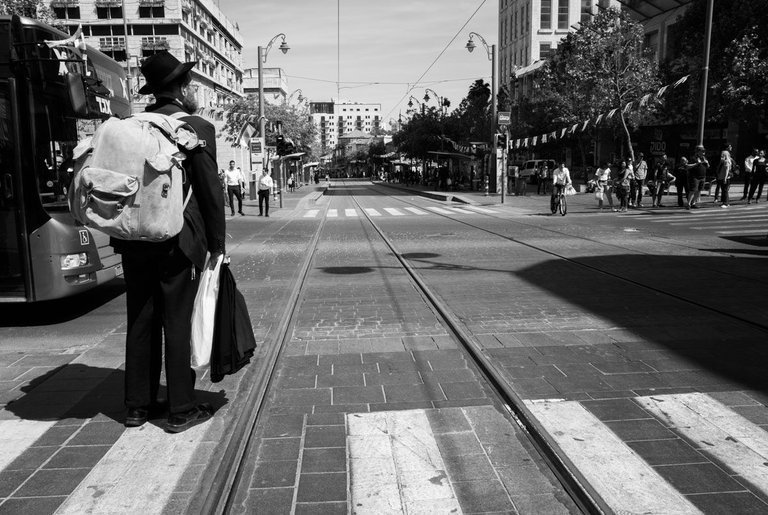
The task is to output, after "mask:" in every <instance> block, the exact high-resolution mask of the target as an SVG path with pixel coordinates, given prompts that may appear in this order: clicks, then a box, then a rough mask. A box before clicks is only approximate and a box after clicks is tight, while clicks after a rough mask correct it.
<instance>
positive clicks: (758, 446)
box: [525, 393, 768, 514]
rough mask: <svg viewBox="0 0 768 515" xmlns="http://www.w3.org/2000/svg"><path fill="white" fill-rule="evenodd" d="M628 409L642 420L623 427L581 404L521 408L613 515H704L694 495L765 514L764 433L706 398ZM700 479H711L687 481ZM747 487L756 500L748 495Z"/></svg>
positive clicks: (656, 400) (641, 401) (684, 397)
mask: <svg viewBox="0 0 768 515" xmlns="http://www.w3.org/2000/svg"><path fill="white" fill-rule="evenodd" d="M631 401H632V402H633V403H635V404H636V406H638V407H639V408H641V409H642V410H644V412H645V413H646V414H647V415H645V418H643V417H642V416H640V415H639V414H638V415H634V416H633V420H626V421H622V420H615V421H612V420H606V419H605V415H603V416H602V417H601V418H598V416H597V415H596V414H595V413H592V412H591V411H590V410H589V409H588V408H587V407H585V405H584V404H583V403H580V402H578V401H566V400H563V399H546V400H529V401H525V402H526V405H527V406H528V408H529V409H530V410H531V412H532V413H533V415H534V416H535V417H536V418H537V420H538V421H539V422H540V423H541V424H542V426H543V427H544V429H545V430H546V431H547V433H549V434H550V436H552V438H553V439H554V440H555V442H556V443H557V445H558V446H559V447H560V449H561V451H562V452H563V453H565V455H566V456H567V457H568V459H569V460H570V461H571V462H572V463H573V465H574V466H575V467H576V468H577V469H578V470H579V472H580V473H581V474H582V475H583V477H584V478H585V480H586V481H587V482H588V483H589V484H590V485H592V486H593V487H594V488H595V489H596V490H597V492H598V494H599V495H600V496H601V497H602V498H603V500H605V502H606V503H607V504H608V505H609V506H610V507H611V509H612V510H613V511H614V512H615V513H659V514H661V513H665V514H666V513H681V514H682V513H686V514H687V513H702V512H704V513H707V512H709V510H707V509H706V507H707V505H706V502H705V500H702V499H703V498H702V496H701V495H696V494H712V495H715V496H718V495H719V496H723V495H734V496H742V499H743V498H749V501H748V502H749V507H748V508H747V509H746V511H742V512H743V513H766V512H768V504H766V503H765V501H764V496H765V495H766V494H768V467H767V466H766V465H768V460H767V459H766V458H768V432H766V431H765V429H764V428H763V427H761V426H759V425H757V424H756V423H754V422H752V421H750V420H748V419H747V418H745V417H744V416H742V415H741V414H740V413H739V412H737V411H736V410H735V409H733V408H732V407H729V406H726V405H725V404H723V403H721V402H720V401H718V400H716V399H715V398H713V397H711V396H710V395H708V394H704V393H686V394H668V395H652V396H642V397H635V398H633V399H631ZM758 406H759V407H760V408H761V409H762V410H763V411H766V408H765V406H762V405H759V403H757V402H754V406H753V407H755V408H757V407H758ZM631 426H634V427H631ZM630 427H631V430H628V429H627V428H630ZM639 427H654V429H653V430H652V431H649V432H648V433H647V434H642V431H637V430H636V428H639ZM621 428H623V429H624V431H621ZM662 433H663V434H662ZM702 471H706V474H707V475H708V476H709V477H708V478H706V479H704V478H701V480H700V481H699V480H696V481H692V482H688V481H686V480H685V477H686V476H687V475H695V474H697V473H702V474H704V472H702ZM733 477H739V478H742V479H743V481H740V482H736V481H733V480H732V478H733ZM691 483H696V484H695V485H692V484H691ZM718 483H719V484H718ZM746 484H749V485H751V488H753V489H754V490H753V492H760V494H759V496H753V495H751V494H750V492H749V490H750V488H748V487H747V486H745V485H746ZM724 502H725V503H726V504H725V505H727V501H724Z"/></svg>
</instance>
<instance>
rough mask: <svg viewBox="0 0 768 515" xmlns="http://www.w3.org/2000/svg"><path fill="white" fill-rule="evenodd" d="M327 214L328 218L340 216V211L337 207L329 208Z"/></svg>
mask: <svg viewBox="0 0 768 515" xmlns="http://www.w3.org/2000/svg"><path fill="white" fill-rule="evenodd" d="M325 216H326V217H328V218H338V216H339V211H338V210H336V209H329V210H328V213H327V214H326V215H325Z"/></svg>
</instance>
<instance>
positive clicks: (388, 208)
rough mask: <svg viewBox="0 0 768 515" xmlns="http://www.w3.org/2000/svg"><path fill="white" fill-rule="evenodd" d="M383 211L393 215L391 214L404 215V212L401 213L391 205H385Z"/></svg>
mask: <svg viewBox="0 0 768 515" xmlns="http://www.w3.org/2000/svg"><path fill="white" fill-rule="evenodd" d="M384 211H386V212H387V213H389V214H390V215H393V216H405V213H403V212H402V211H400V210H399V209H395V208H393V207H385V208H384Z"/></svg>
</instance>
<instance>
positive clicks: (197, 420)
mask: <svg viewBox="0 0 768 515" xmlns="http://www.w3.org/2000/svg"><path fill="white" fill-rule="evenodd" d="M212 416H213V407H212V406H211V405H210V404H206V403H203V404H199V405H198V406H197V407H195V408H192V409H191V410H189V411H185V412H184V413H174V414H171V415H170V416H169V417H168V422H166V424H165V430H166V431H167V432H169V433H181V432H182V431H186V430H187V429H189V428H191V427H194V426H196V425H198V424H201V423H203V422H205V421H206V420H208V419H209V418H211V417H212Z"/></svg>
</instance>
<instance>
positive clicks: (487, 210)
mask: <svg viewBox="0 0 768 515" xmlns="http://www.w3.org/2000/svg"><path fill="white" fill-rule="evenodd" d="M466 209H471V210H472V211H477V212H478V213H485V214H487V215H490V214H496V213H498V211H494V210H493V209H486V208H484V207H479V206H467V207H466Z"/></svg>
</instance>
